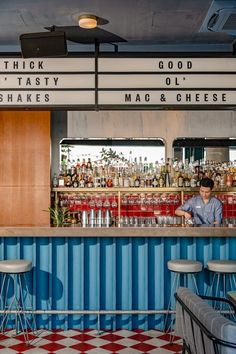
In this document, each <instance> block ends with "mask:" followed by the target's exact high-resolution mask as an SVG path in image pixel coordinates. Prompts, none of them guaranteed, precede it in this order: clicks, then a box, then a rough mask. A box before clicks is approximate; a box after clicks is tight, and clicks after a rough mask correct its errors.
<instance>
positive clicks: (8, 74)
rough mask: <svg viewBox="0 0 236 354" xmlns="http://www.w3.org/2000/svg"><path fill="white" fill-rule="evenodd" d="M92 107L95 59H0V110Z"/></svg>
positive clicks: (93, 102)
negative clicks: (0, 107) (3, 108)
mask: <svg viewBox="0 0 236 354" xmlns="http://www.w3.org/2000/svg"><path fill="white" fill-rule="evenodd" d="M80 105H81V106H85V105H86V106H88V105H89V106H94V105H95V59H94V58H46V59H44V58H43V59H41V58H40V59H22V58H4V59H3V58H2V59H0V106H2V107H3V106H6V107H33V106H35V107H42V106H46V107H51V108H52V107H54V106H59V107H63V106H64V107H66V106H68V107H70V106H80Z"/></svg>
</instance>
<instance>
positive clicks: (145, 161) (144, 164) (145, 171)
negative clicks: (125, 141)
mask: <svg viewBox="0 0 236 354" xmlns="http://www.w3.org/2000/svg"><path fill="white" fill-rule="evenodd" d="M143 173H144V174H146V173H148V162H147V158H146V157H144V163H143Z"/></svg>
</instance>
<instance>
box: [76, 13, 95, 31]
mask: <svg viewBox="0 0 236 354" xmlns="http://www.w3.org/2000/svg"><path fill="white" fill-rule="evenodd" d="M97 24H98V21H97V17H96V16H94V15H89V14H84V15H80V16H79V26H80V27H81V28H86V29H91V28H96V27H97Z"/></svg>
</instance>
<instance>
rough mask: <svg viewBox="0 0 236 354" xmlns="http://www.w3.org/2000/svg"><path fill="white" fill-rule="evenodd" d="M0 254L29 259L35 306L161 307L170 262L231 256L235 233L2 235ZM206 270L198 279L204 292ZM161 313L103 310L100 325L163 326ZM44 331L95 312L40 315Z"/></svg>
mask: <svg viewBox="0 0 236 354" xmlns="http://www.w3.org/2000/svg"><path fill="white" fill-rule="evenodd" d="M0 240H1V244H0V258H1V259H14V258H25V259H30V260H32V262H33V272H32V274H31V275H30V276H29V277H28V278H27V279H28V280H29V282H30V284H29V289H30V292H31V293H32V294H33V304H34V306H35V307H36V309H38V310H40V309H55V310H56V309H58V310H64V309H69V310H73V309H74V310H83V309H84V310H162V309H166V308H167V305H168V300H169V295H170V286H171V281H172V277H173V275H172V274H170V272H169V271H168V269H167V266H166V264H167V261H168V260H169V259H175V258H187V259H194V260H199V261H201V262H202V263H203V264H204V265H206V262H207V261H208V260H209V259H236V255H235V251H234V250H235V249H236V238H224V237H222V238H207V237H204V238H203V237H202V238H190V237H183V238H178V237H171V238H168V237H166V238H165V237H162V238H161V237H156V238H145V237H140V238H135V237H133V238H128V237H119V238H112V237H110V238H102V237H101V238H95V237H93V238H80V237H71V238H63V237H53V238H48V237H39V238H33V237H32V238H31V237H18V238H17V237H12V238H1V239H0ZM210 281H211V275H209V274H208V272H207V271H203V272H202V273H201V274H199V276H198V285H199V289H200V293H204V291H205V290H206V286H207V284H209V282H210ZM162 320H163V317H162V316H160V315H151V316H146V315H133V316H130V315H117V316H115V315H102V316H101V323H100V325H101V328H106V329H114V328H129V329H131V328H143V329H147V328H162ZM37 322H38V325H39V326H41V327H46V328H49V329H50V328H65V329H67V328H81V329H83V328H89V327H90V328H97V316H96V315H86V316H80V315H73V316H71V315H70V316H69V315H54V316H51V315H46V314H45V315H43V316H38V318H37Z"/></svg>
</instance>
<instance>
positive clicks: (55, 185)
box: [52, 173, 64, 188]
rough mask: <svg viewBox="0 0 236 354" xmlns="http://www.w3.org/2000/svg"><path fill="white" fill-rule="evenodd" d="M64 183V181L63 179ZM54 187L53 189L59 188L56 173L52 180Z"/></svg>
mask: <svg viewBox="0 0 236 354" xmlns="http://www.w3.org/2000/svg"><path fill="white" fill-rule="evenodd" d="M63 181H64V179H63ZM52 186H53V188H56V187H58V178H57V174H56V173H54V175H53V178H52Z"/></svg>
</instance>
